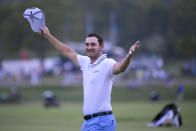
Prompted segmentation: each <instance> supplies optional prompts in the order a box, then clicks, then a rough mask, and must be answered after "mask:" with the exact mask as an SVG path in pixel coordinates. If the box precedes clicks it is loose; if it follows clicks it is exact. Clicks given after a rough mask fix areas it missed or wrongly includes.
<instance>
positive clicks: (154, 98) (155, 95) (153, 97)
mask: <svg viewBox="0 0 196 131" xmlns="http://www.w3.org/2000/svg"><path fill="white" fill-rule="evenodd" d="M150 100H151V101H160V100H161V98H160V96H159V94H158V92H157V91H151V93H150Z"/></svg>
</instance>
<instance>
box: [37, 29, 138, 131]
mask: <svg viewBox="0 0 196 131" xmlns="http://www.w3.org/2000/svg"><path fill="white" fill-rule="evenodd" d="M41 31H42V32H41V34H43V35H44V37H45V38H47V39H48V40H49V41H50V43H51V44H52V45H53V46H54V47H55V48H56V49H57V50H58V51H60V53H62V54H63V55H64V56H65V57H67V58H68V59H70V60H71V61H72V62H73V63H74V64H76V65H77V66H79V67H80V68H81V70H82V73H83V91H84V103H83V114H84V119H85V120H84V123H83V126H82V129H81V131H97V130H99V131H115V130H116V120H115V117H114V115H113V113H112V107H111V104H110V102H111V90H112V84H113V80H114V78H115V76H116V75H117V74H119V73H121V72H124V71H125V70H126V68H127V67H128V65H129V64H130V61H131V57H132V55H133V54H134V53H135V51H136V49H137V48H139V47H140V42H139V41H137V42H136V43H135V44H134V45H132V46H131V48H130V50H129V52H128V54H127V56H126V57H125V58H124V59H123V60H122V61H121V62H116V61H114V60H113V59H110V58H107V55H106V54H103V48H104V43H103V39H102V38H101V37H100V36H99V35H97V34H95V33H91V34H89V35H88V36H87V37H86V39H85V52H86V55H87V56H82V55H79V54H77V53H76V52H75V51H74V50H73V49H71V48H70V47H69V46H67V45H66V44H63V43H62V42H60V41H59V40H57V39H56V38H55V37H54V36H53V35H52V34H51V33H50V32H49V30H48V28H47V27H46V28H41Z"/></svg>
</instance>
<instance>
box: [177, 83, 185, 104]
mask: <svg viewBox="0 0 196 131" xmlns="http://www.w3.org/2000/svg"><path fill="white" fill-rule="evenodd" d="M183 97H184V86H183V85H179V86H178V89H177V100H179V101H181V100H183Z"/></svg>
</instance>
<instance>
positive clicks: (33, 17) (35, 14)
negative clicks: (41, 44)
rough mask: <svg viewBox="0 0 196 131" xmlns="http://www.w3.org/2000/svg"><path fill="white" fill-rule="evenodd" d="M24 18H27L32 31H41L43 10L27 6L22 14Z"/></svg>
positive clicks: (43, 18) (43, 17)
mask: <svg viewBox="0 0 196 131" xmlns="http://www.w3.org/2000/svg"><path fill="white" fill-rule="evenodd" d="M23 16H24V18H27V20H28V21H29V23H30V25H31V29H32V30H33V31H34V32H41V30H40V27H42V28H45V27H46V25H45V12H44V11H42V10H40V9H39V8H37V7H33V8H28V9H26V10H25V12H24V14H23Z"/></svg>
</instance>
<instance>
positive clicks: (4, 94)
mask: <svg viewBox="0 0 196 131" xmlns="http://www.w3.org/2000/svg"><path fill="white" fill-rule="evenodd" d="M7 102H9V96H8V95H7V94H6V93H3V94H2V95H1V103H7Z"/></svg>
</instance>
